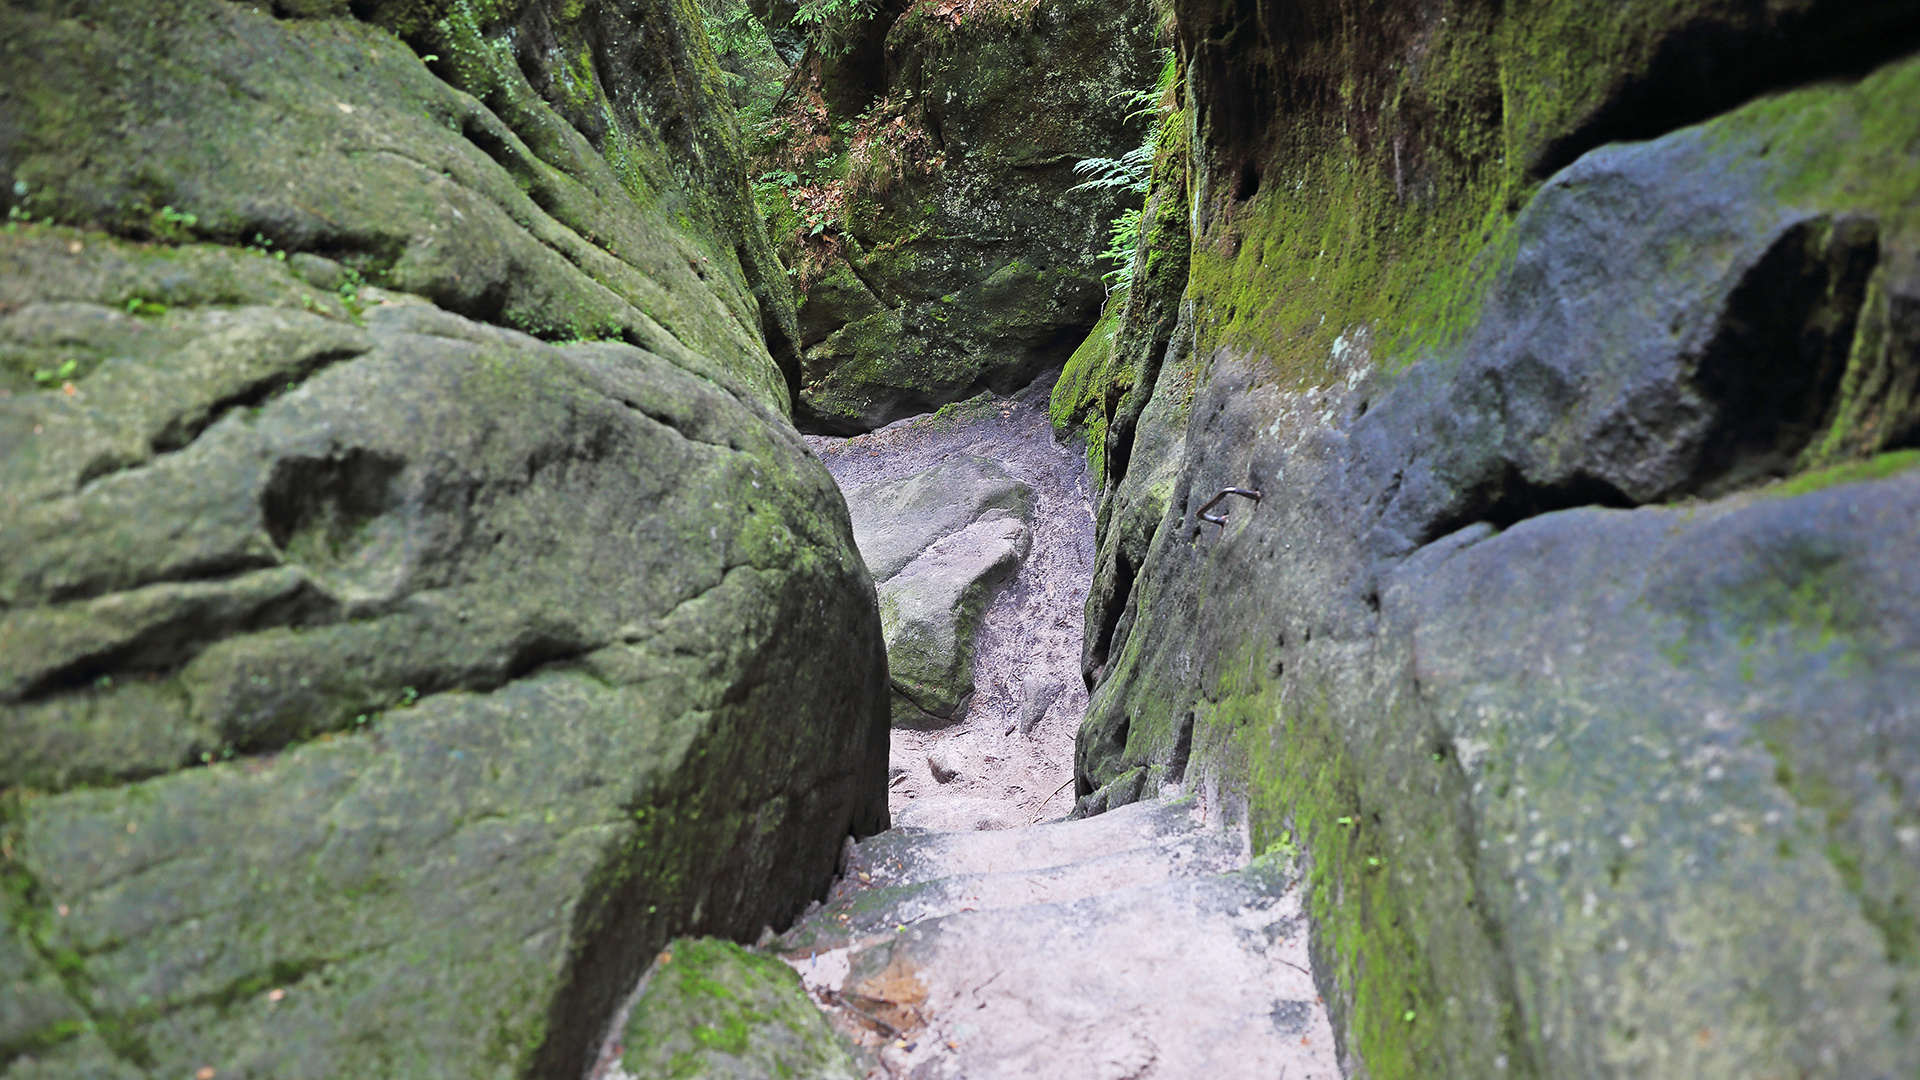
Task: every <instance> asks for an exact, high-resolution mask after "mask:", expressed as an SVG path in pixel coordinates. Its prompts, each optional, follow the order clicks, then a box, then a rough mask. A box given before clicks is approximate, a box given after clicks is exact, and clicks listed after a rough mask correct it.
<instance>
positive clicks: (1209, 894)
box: [779, 800, 1340, 1080]
mask: <svg viewBox="0 0 1920 1080" xmlns="http://www.w3.org/2000/svg"><path fill="white" fill-rule="evenodd" d="M1247 856H1248V853H1247V848H1246V839H1245V837H1244V835H1243V834H1241V833H1240V832H1238V831H1237V830H1235V829H1233V828H1231V827H1230V826H1224V825H1223V823H1222V821H1221V818H1220V811H1219V808H1217V807H1215V808H1213V809H1212V810H1211V811H1210V812H1205V811H1203V810H1202V808H1201V807H1200V806H1199V805H1198V804H1197V803H1196V802H1195V801H1193V800H1187V801H1185V802H1182V803H1175V804H1172V805H1166V804H1161V803H1158V802H1154V801H1151V800H1149V801H1147V802H1141V803H1137V804H1134V805H1131V806H1128V807H1126V808H1125V809H1122V810H1119V811H1116V812H1115V813H1112V814H1108V815H1104V816H1102V817H1100V818H1095V819H1093V820H1089V821H1077V822H1067V823H1054V824H1050V825H1040V826H1034V827H1032V828H1026V829H1011V830H1004V831H999V832H963V833H923V832H910V831H894V832H887V833H882V834H881V835H879V836H877V837H874V838H872V839H870V840H868V841H866V842H864V843H862V844H860V845H858V846H857V847H855V849H854V853H853V856H852V858H851V860H850V863H849V870H848V874H847V877H846V878H845V879H844V880H843V881H842V883H841V884H840V885H838V886H836V889H835V893H834V896H833V898H832V899H831V900H830V901H829V903H828V904H827V905H826V906H824V907H823V908H821V909H820V910H819V911H817V912H814V913H812V914H810V915H809V916H808V917H807V918H806V919H805V920H803V921H802V922H801V924H800V925H798V926H796V927H795V928H794V930H793V931H792V932H791V933H790V934H788V935H787V936H786V938H785V939H783V940H782V942H781V943H780V945H779V947H780V948H781V949H782V950H783V951H784V954H785V956H786V957H787V960H788V962H789V963H791V964H793V965H794V967H795V968H796V969H798V970H799V972H800V974H801V976H802V978H803V979H805V981H806V983H807V986H808V988H809V989H810V990H812V991H813V992H814V993H815V995H816V996H817V998H818V999H819V1000H820V1001H821V1003H822V1004H823V1005H825V1006H827V1007H828V1008H829V1010H830V1011H831V1013H832V1015H833V1016H834V1019H835V1021H836V1023H838V1024H839V1025H841V1027H842V1030H844V1031H847V1032H849V1033H850V1034H852V1035H854V1036H855V1037H856V1038H860V1039H862V1040H863V1041H864V1042H866V1043H867V1044H868V1045H870V1046H873V1047H876V1048H878V1052H879V1055H880V1059H881V1061H882V1063H883V1064H884V1065H885V1066H887V1067H888V1068H890V1069H891V1070H892V1071H893V1072H894V1073H895V1074H900V1075H905V1074H911V1075H914V1076H928V1077H962V1076H1008V1077H1013V1076H1096V1077H1113V1078H1122V1077H1129V1076H1154V1077H1168V1078H1177V1077H1194V1078H1199V1077H1229V1078H1241V1077H1245V1078H1249V1080H1251V1078H1254V1077H1273V1076H1279V1075H1282V1074H1283V1072H1284V1074H1285V1075H1287V1076H1292V1077H1298V1078H1301V1080H1305V1078H1309V1077H1317V1078H1320V1080H1335V1078H1337V1077H1338V1076H1339V1075H1340V1072H1339V1068H1338V1066H1337V1064H1336V1060H1335V1053H1334V1047H1333V1040H1332V1031H1331V1028H1330V1027H1329V1026H1328V1023H1327V1018H1326V1009H1325V1007H1324V1006H1323V1005H1322V1004H1321V1003H1320V1001H1319V998H1318V995H1317V992H1316V990H1315V987H1314V984H1313V980H1312V978H1311V976H1310V975H1309V974H1308V972H1307V968H1306V966H1305V965H1306V962H1307V950H1306V928H1305V920H1304V919H1303V918H1302V917H1301V912H1300V908H1299V902H1298V901H1299V891H1298V888H1297V885H1298V883H1299V877H1298V874H1297V872H1296V871H1295V870H1294V869H1293V868H1292V867H1291V866H1290V865H1289V864H1288V863H1287V861H1286V860H1285V859H1284V858H1283V857H1281V856H1278V855H1274V856H1268V857H1266V858H1262V859H1259V860H1256V861H1254V862H1253V864H1252V865H1251V866H1249V865H1248V857H1247Z"/></svg>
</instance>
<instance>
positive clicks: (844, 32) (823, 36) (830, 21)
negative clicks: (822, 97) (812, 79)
mask: <svg viewBox="0 0 1920 1080" xmlns="http://www.w3.org/2000/svg"><path fill="white" fill-rule="evenodd" d="M878 8H879V3H878V0H800V6H799V10H797V11H795V12H794V15H793V25H795V26H797V27H800V28H801V29H802V30H803V31H805V33H806V35H807V37H808V38H810V39H811V40H812V41H813V44H814V47H815V48H816V49H819V50H820V51H821V52H823V53H826V54H828V55H830V56H845V55H846V54H847V53H849V52H852V51H853V43H854V34H855V32H856V31H857V30H858V29H859V27H860V24H861V23H863V22H866V21H867V20H868V19H870V18H872V17H873V13H874V12H875V11H876V10H877V9H878Z"/></svg>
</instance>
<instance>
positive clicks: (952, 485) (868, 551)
mask: <svg viewBox="0 0 1920 1080" xmlns="http://www.w3.org/2000/svg"><path fill="white" fill-rule="evenodd" d="M846 496H847V507H848V512H849V513H850V514H851V515H852V517H853V535H854V540H855V542H856V543H857V544H859V546H860V552H861V555H862V556H863V557H864V558H865V559H866V561H867V568H868V570H869V571H871V572H872V574H873V576H874V579H875V581H876V582H877V588H878V590H879V596H880V623H881V626H882V628H883V633H884V634H885V636H886V642H887V664H888V668H889V671H890V672H891V675H892V679H893V718H894V722H895V723H897V724H916V725H923V726H924V725H927V724H934V725H940V724H944V723H946V722H949V721H951V720H954V719H956V718H957V717H958V715H959V714H961V713H962V712H964V711H965V709H966V705H967V701H968V699H969V698H971V697H972V696H973V689H974V688H973V655H974V641H975V639H976V638H977V636H978V635H979V632H980V620H981V617H982V616H984V615H985V614H986V610H987V605H988V603H989V602H991V600H992V599H993V593H994V590H995V589H996V588H997V587H999V586H1000V585H1001V584H1002V583H1004V582H1005V581H1007V580H1008V579H1009V578H1011V577H1012V576H1013V575H1014V574H1015V573H1017V572H1018V571H1019V569H1020V562H1021V560H1022V559H1024V558H1025V557H1026V554H1027V548H1028V545H1029V544H1030V543H1031V532H1030V530H1029V528H1028V525H1029V522H1030V521H1031V520H1032V516H1033V488H1031V487H1029V486H1028V485H1026V484H1024V483H1022V482H1020V481H1019V480H1016V479H1014V478H1013V477H1012V476H1010V475H1008V474H1007V471H1006V470H1005V469H1002V468H1001V467H1000V466H998V465H996V464H995V463H994V462H993V461H991V460H989V459H987V458H983V457H975V456H972V455H962V456H958V457H954V458H950V459H949V460H947V461H944V462H942V463H940V464H938V465H934V466H932V467H930V468H928V469H926V470H924V471H922V472H919V473H916V474H914V475H913V476H910V477H908V478H906V479H904V480H894V481H877V482H874V483H868V484H859V485H855V486H853V487H850V488H848V489H847V492H846Z"/></svg>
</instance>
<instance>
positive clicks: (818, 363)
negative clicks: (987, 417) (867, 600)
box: [766, 0, 1160, 434]
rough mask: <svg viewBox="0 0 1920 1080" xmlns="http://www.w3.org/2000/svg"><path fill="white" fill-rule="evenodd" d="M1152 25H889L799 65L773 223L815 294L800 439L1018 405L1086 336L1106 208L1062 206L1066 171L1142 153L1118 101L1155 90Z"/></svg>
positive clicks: (1039, 17)
mask: <svg viewBox="0 0 1920 1080" xmlns="http://www.w3.org/2000/svg"><path fill="white" fill-rule="evenodd" d="M902 7H904V8H905V10H904V13H902ZM1152 24H1153V17H1152V16H1151V14H1150V12H1149V10H1148V5H1147V4H1145V3H1140V2H1128V3H1122V4H1102V3H1095V2H1091V0H1041V2H1039V3H1037V4H1032V5H1027V4H1018V5H991V4H974V5H937V4H934V3H915V4H912V5H902V6H901V7H887V6H883V7H882V8H881V9H880V10H879V13H878V14H877V15H875V16H874V18H873V19H872V20H871V21H870V23H868V24H865V25H864V27H863V28H861V29H859V30H858V31H849V34H850V36H851V37H852V38H853V39H854V40H855V44H854V45H853V47H852V48H851V50H850V51H848V52H847V53H845V54H844V55H832V56H827V57H824V58H822V57H819V56H817V55H816V56H814V57H812V58H810V59H809V60H804V61H802V68H803V70H808V71H811V72H813V73H815V74H814V77H813V78H812V80H811V81H810V82H808V84H807V88H806V92H805V93H803V94H801V95H797V96H796V99H795V102H794V109H795V112H794V114H793V115H792V116H791V117H790V118H789V120H788V123H789V125H790V130H789V134H788V136H787V138H788V143H789V145H790V146H792V147H795V148H797V149H794V150H793V151H792V155H793V160H791V161H787V162H784V163H783V165H782V167H783V168H787V167H788V166H790V167H791V168H790V170H789V171H791V172H792V173H793V174H794V175H796V176H797V177H798V184H797V186H790V187H789V188H788V189H787V190H788V194H779V193H775V194H772V195H771V197H770V199H769V200H768V201H767V203H766V205H767V206H768V208H769V211H770V213H769V223H770V227H771V228H772V230H773V233H774V236H775V238H776V240H778V241H780V242H781V244H782V245H783V251H784V253H785V254H786V256H787V258H788V260H789V262H790V263H792V264H793V265H795V266H796V268H797V269H799V270H800V271H801V273H802V275H803V278H802V280H803V283H804V285H805V288H804V296H803V298H802V299H801V301H800V319H801V326H802V342H803V346H804V349H803V355H804V359H803V362H802V365H801V367H802V375H801V382H800V387H799V391H798V400H797V401H796V404H795V409H796V417H797V418H798V420H799V422H800V424H801V426H802V427H803V428H806V429H808V430H814V431H821V432H829V433H834V434H850V433H853V432H857V431H866V430H871V429H873V428H876V427H879V426H881V425H883V424H886V423H888V422H889V421H892V420H896V419H899V418H901V417H904V416H910V415H912V414H914V413H917V412H923V411H927V410H930V409H932V408H934V407H936V406H939V405H941V404H943V403H946V402H951V401H958V400H961V399H963V398H967V397H971V396H973V395H974V394H977V393H979V392H980V391H982V390H983V389H987V390H992V391H994V392H995V393H1000V394H1006V393H1010V392H1012V391H1013V390H1015V389H1017V388H1018V387H1020V386H1023V385H1025V384H1026V383H1027V382H1029V381H1030V380H1032V379H1033V377H1034V376H1035V375H1037V374H1038V373H1039V372H1041V371H1042V370H1044V369H1046V368H1049V367H1057V366H1058V365H1059V364H1060V363H1061V362H1062V361H1064V360H1065V359H1066V357H1067V355H1068V354H1069V353H1071V352H1072V351H1073V348H1074V346H1075V345H1076V344H1078V343H1079V341H1080V340H1081V339H1082V338H1083V337H1085V336H1086V332H1087V330H1088V328H1089V327H1091V326H1092V325H1093V323H1094V321H1095V320H1096V319H1097V318H1098V316H1099V311H1100V305H1101V302H1102V300H1103V299H1104V296H1105V292H1104V290H1103V288H1102V286H1101V281H1100V278H1101V275H1102V273H1103V272H1104V271H1105V270H1106V267H1105V266H1102V265H1100V261H1099V259H1098V255H1099V253H1100V252H1101V251H1102V250H1103V249H1104V247H1105V246H1106V239H1107V222H1108V221H1109V220H1110V219H1111V218H1112V217H1113V216H1114V214H1115V213H1116V212H1117V206H1118V199H1117V198H1116V196H1115V195H1114V194H1113V193H1111V192H1069V189H1070V188H1072V187H1073V186H1074V185H1075V184H1077V183H1079V182H1080V181H1081V180H1083V179H1084V178H1083V177H1081V176H1077V175H1075V174H1074V172H1073V166H1074V163H1075V162H1077V161H1079V160H1081V159H1083V158H1118V157H1119V156H1121V155H1122V154H1124V153H1126V152H1127V151H1129V150H1132V149H1133V148H1134V147H1136V146H1137V145H1139V142H1140V139H1141V137H1142V136H1141V131H1142V130H1143V128H1142V126H1141V124H1140V122H1139V121H1137V120H1132V121H1130V120H1129V119H1128V118H1127V115H1126V113H1127V110H1126V109H1125V107H1124V106H1123V105H1121V104H1120V99H1121V98H1122V97H1124V96H1125V95H1126V94H1128V93H1129V92H1131V91H1137V90H1139V89H1141V88H1142V87H1144V86H1151V85H1152V83H1153V79H1154V73H1155V71H1157V70H1158V68H1159V66H1160V62H1159V56H1158V50H1157V49H1156V48H1155V43H1154V41H1153V31H1152ZM841 125H845V127H842V126H841ZM1127 197H1128V196H1124V195H1122V196H1119V198H1120V199H1124V198H1127ZM815 225H821V226H823V227H826V226H830V228H831V231H823V232H820V233H817V234H816V233H815V232H814V231H813V228H814V226H815Z"/></svg>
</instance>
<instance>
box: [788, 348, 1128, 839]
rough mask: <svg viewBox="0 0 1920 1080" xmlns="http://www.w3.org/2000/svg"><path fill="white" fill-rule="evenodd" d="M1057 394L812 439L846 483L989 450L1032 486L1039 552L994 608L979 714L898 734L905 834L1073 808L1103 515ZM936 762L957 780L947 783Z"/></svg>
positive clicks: (1035, 389)
mask: <svg viewBox="0 0 1920 1080" xmlns="http://www.w3.org/2000/svg"><path fill="white" fill-rule="evenodd" d="M1051 390H1052V376H1047V377H1044V378H1042V379H1041V380H1040V381H1037V382H1036V383H1034V384H1033V385H1032V386H1029V387H1028V388H1027V389H1026V390H1023V391H1021V392H1020V393H1018V394H1016V395H1014V396H1013V397H1011V398H999V399H992V398H977V399H975V400H974V401H973V402H971V403H967V404H965V405H963V406H960V407H958V408H957V409H950V410H949V412H948V415H945V416H941V415H937V414H936V415H933V416H920V417H915V418H913V419H910V420H902V421H899V422H897V423H894V424H890V425H888V426H887V427H884V428H881V429H880V430H878V431H875V432H871V433H869V434H866V435H860V436H856V437H854V438H850V439H837V438H828V437H822V436H809V437H808V438H807V442H808V443H809V444H810V445H812V447H813V449H814V452H815V453H816V454H818V455H819V456H820V459H821V461H823V462H825V463H826V466H827V469H828V471H830V472H832V473H833V476H834V479H835V480H837V481H839V483H840V485H841V486H842V487H847V486H850V485H853V484H864V483H870V482H873V481H876V480H897V479H902V478H904V477H908V476H911V475H913V474H914V473H917V472H919V471H921V470H922V469H926V468H928V467H929V466H932V465H934V464H937V463H938V462H940V461H943V460H945V459H947V458H948V457H951V456H953V455H955V454H977V455H979V456H981V457H986V458H991V459H993V460H995V461H997V462H999V463H1000V465H1001V466H1002V467H1003V468H1005V469H1006V470H1007V471H1008V472H1009V473H1011V474H1013V475H1014V476H1016V477H1019V478H1020V479H1021V480H1023V481H1025V482H1026V483H1028V484H1030V485H1032V487H1033V489H1034V494H1035V504H1034V520H1033V545H1032V549H1031V551H1030V552H1029V554H1028V555H1027V560H1026V562H1025V564H1024V565H1023V566H1022V567H1021V570H1020V573H1019V575H1018V576H1017V577H1015V578H1014V580H1013V581H1011V582H1010V583H1008V584H1007V585H1006V586H1005V587H1004V588H1002V590H1001V591H1000V593H999V595H998V596H997V597H996V598H995V600H994V602H993V605H992V606H991V607H990V608H988V610H987V614H986V619H985V622H984V625H983V626H982V627H981V631H980V638H979V643H978V646H977V648H976V651H975V658H974V672H975V674H974V687H975V694H974V699H973V703H972V706H971V707H970V708H969V710H968V712H967V715H966V716H965V717H964V718H963V719H962V720H961V721H960V722H958V723H956V724H954V725H952V726H949V727H945V728H942V729H939V730H935V731H910V730H901V729H896V730H895V731H894V733H893V752H892V754H891V760H890V768H889V778H888V779H889V783H890V790H889V798H888V805H889V809H891V810H892V812H893V820H894V824H896V825H900V826H905V827H912V828H928V829H942V830H967V829H1004V828H1012V827H1016V826H1020V825H1025V824H1027V823H1029V822H1030V821H1034V820H1046V819H1050V818H1057V817H1061V816H1064V815H1065V814H1066V813H1067V812H1068V811H1069V810H1071V809H1072V808H1073V787H1072V783H1071V780H1072V778H1073V737H1074V733H1075V732H1076V731H1077V730H1078V728H1079V724H1080V718H1081V717H1082V716H1083V715H1084V714H1085V713H1086V707H1087V691H1086V685H1085V683H1083V682H1082V681H1081V678H1080V640H1081V626H1082V617H1083V612H1084V608H1085V604H1086V596H1087V588H1088V586H1089V585H1090V584H1091V582H1092V578H1093V556H1094V548H1093V507H1092V504H1091V502H1090V500H1089V497H1088V494H1087V467H1086V457H1085V455H1084V454H1083V453H1082V451H1081V449H1080V447H1079V446H1078V445H1077V444H1066V445H1062V444H1059V443H1056V442H1054V440H1053V429H1052V426H1051V424H1050V423H1049V422H1048V420H1047V396H1048V394H1049V393H1050V392H1051ZM1023 713H1024V716H1023ZM1036 713H1037V714H1038V716H1037V719H1036V717H1035V714H1036ZM1023 720H1024V721H1025V722H1026V723H1027V724H1028V725H1029V726H1028V729H1027V730H1025V731H1023V730H1021V728H1022V725H1023ZM929 757H934V758H935V760H936V761H938V762H939V763H940V765H941V766H942V767H943V770H946V771H950V772H951V773H952V777H951V779H948V780H946V781H944V782H943V781H941V780H939V779H936V777H935V775H934V772H933V770H932V769H931V768H930V766H929V763H928V759H929ZM1063 785H1064V786H1063Z"/></svg>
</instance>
